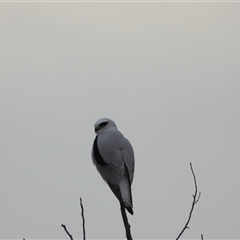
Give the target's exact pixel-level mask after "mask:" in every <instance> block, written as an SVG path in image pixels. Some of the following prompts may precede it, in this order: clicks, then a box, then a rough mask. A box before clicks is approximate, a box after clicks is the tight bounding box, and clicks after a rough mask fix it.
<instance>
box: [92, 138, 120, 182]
mask: <svg viewBox="0 0 240 240" xmlns="http://www.w3.org/2000/svg"><path fill="white" fill-rule="evenodd" d="M92 159H93V163H94V164H95V165H96V168H97V170H98V172H99V173H100V175H101V176H102V178H103V179H104V180H105V181H107V182H109V183H111V184H113V185H118V184H119V183H120V182H121V181H122V180H123V178H124V161H123V159H122V155H121V152H120V150H119V149H118V147H117V145H116V143H115V142H114V141H111V139H110V138H109V137H108V136H107V135H104V134H101V135H97V136H96V138H95V141H94V144H93V150H92Z"/></svg>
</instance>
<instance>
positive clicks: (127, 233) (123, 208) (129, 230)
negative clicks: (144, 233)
mask: <svg viewBox="0 0 240 240" xmlns="http://www.w3.org/2000/svg"><path fill="white" fill-rule="evenodd" d="M120 206H121V213H122V218H123V223H124V227H125V230H126V237H127V240H132V235H131V229H130V227H131V225H130V224H129V223H128V219H127V214H126V209H125V206H124V204H123V203H120Z"/></svg>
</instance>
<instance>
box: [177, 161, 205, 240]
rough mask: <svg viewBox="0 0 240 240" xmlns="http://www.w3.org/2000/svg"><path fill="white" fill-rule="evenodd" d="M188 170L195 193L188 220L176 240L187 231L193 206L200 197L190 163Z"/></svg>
mask: <svg viewBox="0 0 240 240" xmlns="http://www.w3.org/2000/svg"><path fill="white" fill-rule="evenodd" d="M190 168H191V171H192V175H193V179H194V185H195V193H194V195H193V202H192V206H191V210H190V212H189V216H188V220H187V222H186V224H185V225H184V227H183V229H182V231H181V232H180V233H179V235H178V236H177V238H176V240H178V239H179V238H180V237H181V235H182V234H183V232H184V231H185V230H186V229H189V227H188V224H189V222H190V220H191V217H192V212H193V209H194V206H195V204H196V203H197V202H198V201H199V199H200V196H201V192H199V193H198V188H197V180H196V176H195V173H194V171H193V168H192V163H190Z"/></svg>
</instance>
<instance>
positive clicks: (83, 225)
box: [80, 198, 86, 240]
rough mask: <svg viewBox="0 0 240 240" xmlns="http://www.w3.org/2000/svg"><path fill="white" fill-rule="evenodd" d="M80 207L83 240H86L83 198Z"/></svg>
mask: <svg viewBox="0 0 240 240" xmlns="http://www.w3.org/2000/svg"><path fill="white" fill-rule="evenodd" d="M80 206H81V215H82V228H83V240H85V239H86V233H85V219H84V209H83V204H82V198H80Z"/></svg>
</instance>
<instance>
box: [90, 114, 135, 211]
mask: <svg viewBox="0 0 240 240" xmlns="http://www.w3.org/2000/svg"><path fill="white" fill-rule="evenodd" d="M94 127H95V132H96V134H97V136H96V138H95V140H94V142H93V149H92V159H93V163H94V164H95V165H96V168H97V170H98V172H99V173H100V174H101V176H102V178H103V179H104V180H105V181H106V182H107V184H108V185H109V187H110V188H111V190H112V191H113V193H114V194H115V196H116V197H117V198H118V200H119V201H120V204H124V206H125V208H126V209H127V210H128V212H129V213H131V214H133V210H132V208H133V204H132V192H131V185H132V181H133V174H134V152H133V148H132V146H131V144H130V142H129V141H128V140H127V139H126V138H125V137H124V136H123V135H122V133H121V132H119V131H118V129H117V126H116V124H115V123H114V122H113V121H112V120H111V119H109V118H102V119H100V120H98V121H97V122H96V123H95V124H94Z"/></svg>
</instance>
